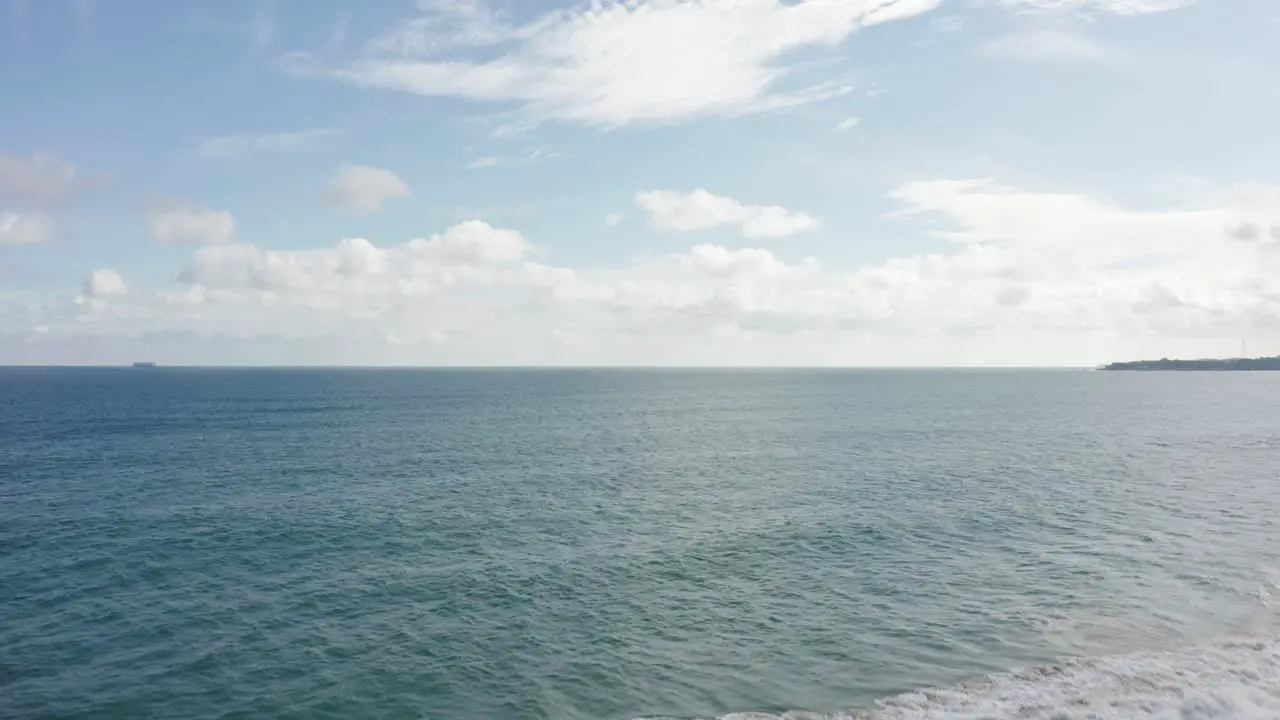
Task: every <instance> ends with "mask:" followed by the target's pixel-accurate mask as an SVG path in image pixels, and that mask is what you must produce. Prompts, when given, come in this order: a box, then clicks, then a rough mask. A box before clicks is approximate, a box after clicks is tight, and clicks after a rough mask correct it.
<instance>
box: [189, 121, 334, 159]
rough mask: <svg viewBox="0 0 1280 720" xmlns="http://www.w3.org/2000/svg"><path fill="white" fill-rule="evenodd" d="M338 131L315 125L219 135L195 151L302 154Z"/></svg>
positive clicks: (223, 154)
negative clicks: (256, 132)
mask: <svg viewBox="0 0 1280 720" xmlns="http://www.w3.org/2000/svg"><path fill="white" fill-rule="evenodd" d="M341 134H342V132H341V131H340V130H332V129H327V128H317V129H314V130H303V131H301V132H286V133H268V134H264V135H223V136H220V137H210V138H204V139H203V140H201V141H200V142H199V143H197V145H196V152H197V153H198V154H200V155H203V156H205V157H230V156H234V155H252V154H259V153H302V152H310V151H313V150H316V149H317V148H318V147H319V146H320V145H321V143H323V142H324V141H325V140H328V139H330V138H333V137H336V136H338V135H341Z"/></svg>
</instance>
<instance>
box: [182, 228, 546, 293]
mask: <svg viewBox="0 0 1280 720" xmlns="http://www.w3.org/2000/svg"><path fill="white" fill-rule="evenodd" d="M531 251H532V247H531V246H530V245H529V243H528V241H527V240H525V238H524V237H523V236H522V235H520V233H518V232H515V231H513V230H503V229H499V228H494V227H492V226H490V225H489V224H488V223H485V222H483V221H480V220H467V221H464V222H461V223H458V224H457V225H454V226H453V227H451V228H449V229H448V230H446V231H444V232H442V233H439V234H436V235H432V236H430V237H427V238H419V239H415V240H410V241H409V242H407V243H405V244H404V245H400V246H395V247H391V248H379V247H376V246H375V245H373V244H372V243H371V242H369V241H368V240H366V239H364V238H348V239H344V240H342V241H341V242H339V243H338V245H337V246H336V247H335V248H333V249H331V250H266V249H263V248H260V247H258V246H256V245H249V244H236V245H226V246H222V247H208V248H204V249H202V250H200V251H198V252H197V253H196V256H195V258H194V260H193V262H192V263H191V264H190V265H189V266H188V267H187V268H186V269H185V270H183V272H182V274H181V279H182V281H183V282H184V283H187V284H188V285H193V286H200V287H203V288H206V289H217V290H228V289H237V290H243V289H253V290H268V291H274V292H295V293H302V294H306V293H307V292H315V293H320V294H322V295H327V294H329V293H334V294H335V297H336V296H337V295H339V294H341V293H351V294H357V295H360V294H375V295H383V294H387V293H392V294H395V293H405V294H410V295H412V294H415V293H416V292H419V291H421V292H427V291H430V290H432V289H435V288H437V287H440V286H448V285H451V284H454V283H456V282H457V281H458V280H460V279H461V278H464V277H465V278H468V279H471V280H474V279H476V278H477V277H479V276H480V275H483V274H485V273H487V272H489V271H491V270H492V269H493V268H495V267H498V266H502V265H505V264H510V263H517V262H519V261H521V260H523V259H524V258H525V257H526V256H527V255H528V254H529V253H530V252H531ZM372 278H380V279H379V280H376V281H372V282H371V279H372Z"/></svg>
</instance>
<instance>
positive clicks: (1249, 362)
mask: <svg viewBox="0 0 1280 720" xmlns="http://www.w3.org/2000/svg"><path fill="white" fill-rule="evenodd" d="M1101 369H1103V370H1237V371H1240V370H1246V371H1247V370H1280V355H1278V356H1273V357H1256V358H1205V359H1201V360H1170V359H1169V358H1160V359H1159V360H1137V361H1134V362H1116V363H1111V364H1110V365H1104V366H1103V367H1102V368H1101Z"/></svg>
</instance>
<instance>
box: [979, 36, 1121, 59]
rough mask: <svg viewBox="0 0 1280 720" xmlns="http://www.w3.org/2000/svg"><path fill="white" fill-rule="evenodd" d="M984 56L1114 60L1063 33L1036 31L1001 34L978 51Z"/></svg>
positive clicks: (1091, 42)
mask: <svg viewBox="0 0 1280 720" xmlns="http://www.w3.org/2000/svg"><path fill="white" fill-rule="evenodd" d="M979 50H980V52H982V53H983V54H984V55H987V56H990V57H995V58H1002V59H1019V60H1051V61H1059V62H1083V63H1109V62H1113V61H1115V60H1116V59H1117V55H1116V53H1115V52H1113V51H1112V50H1111V49H1109V48H1107V47H1106V46H1104V45H1102V44H1101V43H1098V42H1096V41H1094V40H1091V39H1089V38H1087V37H1084V36H1082V35H1078V34H1075V33H1071V32H1067V31H1065V30H1053V29H1040V30H1031V31H1027V32H1021V33H1015V34H1012V35H1005V36H1003V37H998V38H996V39H994V40H991V41H988V42H987V43H985V44H983V45H982V46H981V47H980V48H979Z"/></svg>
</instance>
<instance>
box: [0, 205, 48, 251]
mask: <svg viewBox="0 0 1280 720" xmlns="http://www.w3.org/2000/svg"><path fill="white" fill-rule="evenodd" d="M52 236H53V222H52V221H51V220H49V218H48V217H46V216H44V215H39V214H19V213H12V212H4V213H0V245H32V244H35V243H42V242H44V241H46V240H48V239H49V238H51V237H52Z"/></svg>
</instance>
